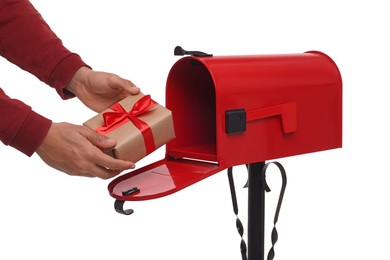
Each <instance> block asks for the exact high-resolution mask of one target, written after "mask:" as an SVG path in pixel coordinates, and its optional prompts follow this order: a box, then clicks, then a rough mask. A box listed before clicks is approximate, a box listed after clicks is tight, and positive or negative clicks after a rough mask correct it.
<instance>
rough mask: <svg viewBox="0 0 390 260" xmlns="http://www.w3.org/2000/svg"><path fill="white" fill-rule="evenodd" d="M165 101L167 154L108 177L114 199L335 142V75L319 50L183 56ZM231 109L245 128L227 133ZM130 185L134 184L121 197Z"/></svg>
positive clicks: (338, 97)
mask: <svg viewBox="0 0 390 260" xmlns="http://www.w3.org/2000/svg"><path fill="white" fill-rule="evenodd" d="M166 106H167V108H168V109H170V110H171V111H172V116H173V120H174V127H175V133H176V138H175V139H174V140H172V141H170V142H169V143H168V144H167V146H166V149H167V158H170V160H168V159H164V160H162V161H159V162H157V163H154V164H152V165H149V166H147V167H144V168H142V169H138V170H136V171H133V172H131V173H129V174H126V175H124V176H121V177H119V178H118V179H116V180H114V181H113V182H112V183H111V184H110V186H109V189H110V193H111V195H112V196H114V197H115V198H119V199H122V200H142V199H151V198H158V197H161V196H165V195H168V194H171V193H173V192H175V191H178V190H180V189H183V188H185V187H187V186H189V185H192V184H193V183H195V182H197V181H200V180H202V179H204V178H206V177H208V176H210V175H212V174H215V173H217V172H219V171H221V170H223V169H225V168H228V167H230V166H234V165H241V164H250V163H255V162H261V161H267V160H271V159H275V158H282V157H287V156H293V155H300V154H306V153H311V152H317V151H323V150H328V149H334V148H339V147H341V145H342V80H341V75H340V72H339V70H338V68H337V66H336V64H335V63H334V62H333V61H332V60H331V58H329V57H328V56H327V55H325V54H323V53H320V52H315V51H312V52H307V53H302V54H288V55H253V56H220V57H218V56H214V57H185V58H182V59H180V60H178V61H177V62H176V63H175V64H174V65H173V66H172V68H171V71H170V72H169V75H168V79H167V85H166ZM235 109H244V110H245V111H246V117H247V125H246V131H244V132H241V133H233V134H231V133H226V131H225V120H226V119H225V112H226V111H228V110H235ZM183 158H190V159H195V160H206V161H210V162H212V163H199V162H196V163H195V162H193V161H191V160H183ZM131 186H139V187H138V188H140V189H141V191H140V192H139V193H137V194H133V195H131V196H127V197H123V196H122V195H121V192H122V191H123V190H125V189H129V188H131Z"/></svg>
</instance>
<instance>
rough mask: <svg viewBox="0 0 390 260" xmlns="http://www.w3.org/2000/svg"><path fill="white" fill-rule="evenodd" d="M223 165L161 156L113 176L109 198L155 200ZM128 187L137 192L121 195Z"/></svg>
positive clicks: (215, 171) (220, 169) (220, 168)
mask: <svg viewBox="0 0 390 260" xmlns="http://www.w3.org/2000/svg"><path fill="white" fill-rule="evenodd" d="M225 168H226V167H225V166H221V165H218V164H215V163H209V162H202V161H194V160H187V159H172V160H169V159H167V158H165V159H163V160H160V161H157V162H155V163H152V164H150V165H147V166H145V167H142V168H140V169H137V170H134V171H131V172H129V173H126V174H124V175H122V176H120V177H118V178H116V179H114V180H113V181H112V182H111V183H110V184H109V186H108V190H109V192H110V195H111V196H112V197H114V198H116V199H119V200H123V201H135V200H149V199H155V198H160V197H163V196H166V195H169V194H172V193H174V192H177V191H179V190H181V189H184V188H186V187H188V186H190V185H192V184H194V183H196V182H198V181H201V180H203V179H205V178H207V177H209V176H211V175H213V174H215V173H217V172H219V171H222V170H224V169H225ZM132 189H139V191H137V192H134V193H131V194H130V195H124V194H123V192H124V193H125V194H126V191H129V190H132Z"/></svg>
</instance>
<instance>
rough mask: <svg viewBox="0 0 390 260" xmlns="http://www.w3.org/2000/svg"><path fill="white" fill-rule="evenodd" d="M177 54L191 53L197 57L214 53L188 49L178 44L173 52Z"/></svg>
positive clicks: (210, 55)
mask: <svg viewBox="0 0 390 260" xmlns="http://www.w3.org/2000/svg"><path fill="white" fill-rule="evenodd" d="M173 53H174V54H175V56H184V55H191V56H195V57H212V56H213V54H208V53H205V52H201V51H186V50H184V49H183V48H182V47H180V46H176V47H175V50H174V52H173Z"/></svg>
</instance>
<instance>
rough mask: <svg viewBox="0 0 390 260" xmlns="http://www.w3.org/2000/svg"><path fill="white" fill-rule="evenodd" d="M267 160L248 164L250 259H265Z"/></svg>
mask: <svg viewBox="0 0 390 260" xmlns="http://www.w3.org/2000/svg"><path fill="white" fill-rule="evenodd" d="M264 166H265V162H258V163H251V164H248V166H247V167H248V176H249V177H248V260H264V219H265V185H264V183H265V176H263V175H264V174H262V169H263V167H264Z"/></svg>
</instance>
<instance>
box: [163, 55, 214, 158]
mask: <svg viewBox="0 0 390 260" xmlns="http://www.w3.org/2000/svg"><path fill="white" fill-rule="evenodd" d="M166 91H167V93H166V106H167V108H168V109H170V110H171V111H172V116H173V118H174V122H176V123H175V132H176V138H175V139H174V140H172V141H171V142H170V143H169V144H168V145H167V153H168V155H169V156H171V157H173V158H187V159H194V160H204V161H209V162H217V149H216V104H215V103H216V94H215V87H214V81H213V78H212V76H211V75H210V72H209V71H208V69H207V68H206V67H205V66H204V65H203V64H202V63H200V62H199V61H197V60H194V59H191V58H184V59H182V60H181V61H180V62H179V63H176V65H175V66H173V68H172V70H171V72H170V73H169V77H168V79H167V87H166Z"/></svg>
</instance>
